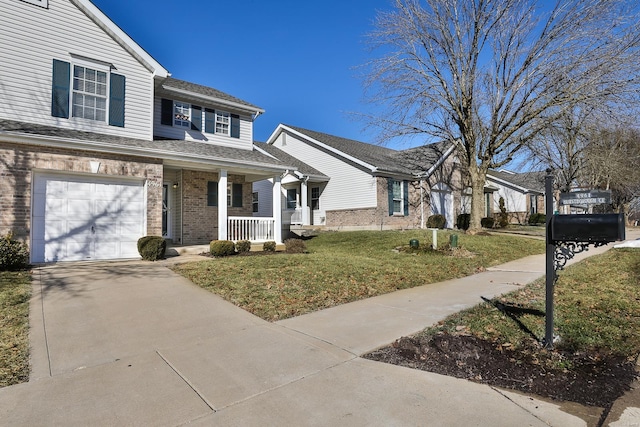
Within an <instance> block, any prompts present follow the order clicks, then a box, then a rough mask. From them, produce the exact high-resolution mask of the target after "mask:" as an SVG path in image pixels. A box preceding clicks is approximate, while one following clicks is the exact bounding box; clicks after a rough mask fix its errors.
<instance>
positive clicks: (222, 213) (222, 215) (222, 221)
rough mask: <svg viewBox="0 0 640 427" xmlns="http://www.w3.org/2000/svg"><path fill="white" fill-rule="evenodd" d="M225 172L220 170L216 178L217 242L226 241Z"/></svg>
mask: <svg viewBox="0 0 640 427" xmlns="http://www.w3.org/2000/svg"><path fill="white" fill-rule="evenodd" d="M227 237H228V230H227V170H226V169H220V174H219V177H218V240H227Z"/></svg>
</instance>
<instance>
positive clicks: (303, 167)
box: [253, 141, 329, 181]
mask: <svg viewBox="0 0 640 427" xmlns="http://www.w3.org/2000/svg"><path fill="white" fill-rule="evenodd" d="M253 145H254V146H255V147H256V148H257V149H258V150H262V151H264V152H266V153H267V154H269V155H271V156H273V157H274V158H276V159H278V160H280V161H281V162H282V163H285V164H287V165H293V166H295V167H296V169H297V172H298V173H299V174H301V175H303V176H308V177H310V178H313V179H315V180H321V181H328V180H329V177H328V176H327V175H325V174H323V173H322V172H320V171H319V170H318V169H316V168H314V167H311V166H309V165H308V164H306V163H305V162H303V161H302V160H300V159H297V158H295V157H293V156H292V155H290V154H289V153H285V152H284V151H282V150H281V149H279V148H278V147H275V146H273V145H271V144H267V143H264V142H257V141H254V143H253Z"/></svg>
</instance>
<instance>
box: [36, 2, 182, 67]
mask: <svg viewBox="0 0 640 427" xmlns="http://www.w3.org/2000/svg"><path fill="white" fill-rule="evenodd" d="M33 1H35V0H31V2H33ZM40 1H44V0H40ZM70 1H71V2H72V3H73V4H74V5H75V6H76V7H78V8H79V9H80V10H82V11H83V12H84V13H85V14H86V15H87V16H88V17H89V18H91V19H92V20H93V21H94V22H95V23H96V24H98V26H100V27H101V28H102V29H103V30H104V31H105V32H107V33H108V34H109V35H111V36H112V37H114V38H115V39H116V41H117V42H118V43H119V44H120V45H121V46H122V47H123V48H125V49H126V50H127V51H128V52H129V53H130V54H132V55H133V56H134V57H135V58H136V59H137V60H138V61H140V62H141V63H142V64H143V65H144V66H145V68H147V69H148V70H149V71H151V73H153V75H154V76H158V77H169V76H170V74H169V72H168V71H167V70H166V69H165V68H164V67H163V66H162V65H160V63H159V62H158V61H156V60H155V59H154V58H153V57H152V56H151V55H149V54H148V53H147V51H145V50H144V49H143V48H142V47H141V46H140V45H139V44H138V43H136V42H135V41H134V40H133V39H132V38H131V37H129V35H128V34H127V33H125V32H124V31H123V30H122V29H121V28H120V27H119V26H118V25H117V24H116V23H114V22H113V21H112V20H111V19H109V17H108V16H107V15H105V14H104V13H103V12H102V11H101V10H100V9H98V7H96V6H95V5H94V4H93V3H91V1H90V0H70Z"/></svg>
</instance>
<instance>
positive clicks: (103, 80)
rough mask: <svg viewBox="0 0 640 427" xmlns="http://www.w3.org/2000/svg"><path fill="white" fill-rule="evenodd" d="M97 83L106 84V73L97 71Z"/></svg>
mask: <svg viewBox="0 0 640 427" xmlns="http://www.w3.org/2000/svg"><path fill="white" fill-rule="evenodd" d="M96 81H97V82H98V83H103V84H107V73H105V72H102V71H98V77H97V79H96Z"/></svg>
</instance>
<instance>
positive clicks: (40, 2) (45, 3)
mask: <svg viewBox="0 0 640 427" xmlns="http://www.w3.org/2000/svg"><path fill="white" fill-rule="evenodd" d="M22 1H23V2H25V3H31V4H35V5H36V6H40V7H44V8H45V9H49V0H22Z"/></svg>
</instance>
